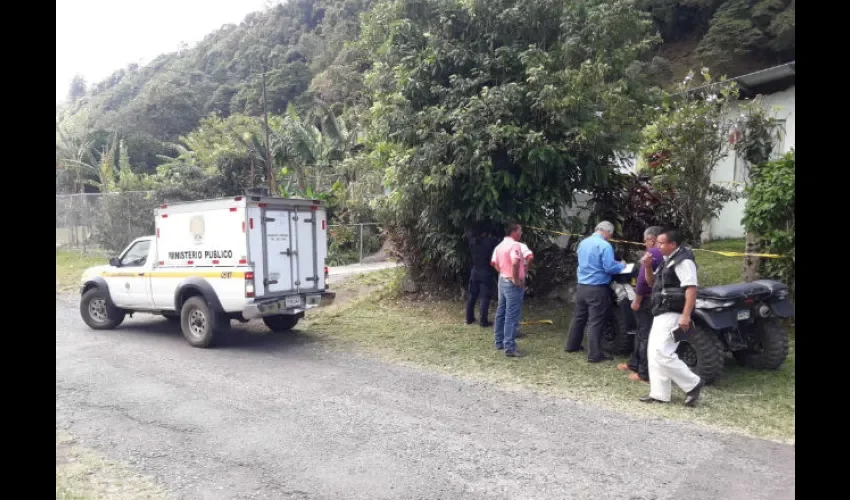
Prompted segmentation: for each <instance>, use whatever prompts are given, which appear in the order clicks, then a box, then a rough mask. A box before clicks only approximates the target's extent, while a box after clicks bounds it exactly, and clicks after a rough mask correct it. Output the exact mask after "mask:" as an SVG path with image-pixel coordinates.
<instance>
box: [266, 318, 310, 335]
mask: <svg viewBox="0 0 850 500" xmlns="http://www.w3.org/2000/svg"><path fill="white" fill-rule="evenodd" d="M299 319H301V318H300V317H299V316H296V315H284V314H279V315H276V316H265V317H264V318H263V323H265V324H266V326H267V327H268V328H269V330H271V331H273V332H276V333H282V332H288V331H290V330H292V329H293V328H295V325H297V324H298V320H299Z"/></svg>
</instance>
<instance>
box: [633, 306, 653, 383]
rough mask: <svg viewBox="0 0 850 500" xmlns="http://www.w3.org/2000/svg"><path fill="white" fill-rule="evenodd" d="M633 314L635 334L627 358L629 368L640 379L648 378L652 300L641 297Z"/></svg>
mask: <svg viewBox="0 0 850 500" xmlns="http://www.w3.org/2000/svg"><path fill="white" fill-rule="evenodd" d="M634 314H635V318H637V335H635V347H634V349H633V350H632V355H631V357H630V358H629V370H631V371H633V372H636V373H637V374H638V376H640V378H641V379H642V380H649V359H648V358H647V357H646V349H647V345H648V344H649V331H650V330H651V329H652V301H651V300H650V299H649V297H644V298H643V300H642V301H641V302H640V309H638V310H637V312H635V313H634Z"/></svg>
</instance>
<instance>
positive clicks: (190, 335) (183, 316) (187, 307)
mask: <svg viewBox="0 0 850 500" xmlns="http://www.w3.org/2000/svg"><path fill="white" fill-rule="evenodd" d="M229 322H230V320H228V319H227V318H226V317H223V316H222V315H217V314H215V313H213V311H212V310H211V309H210V307H209V305H207V301H206V300H204V298H203V297H199V296H195V297H190V298H189V299H188V300H187V301H186V302H184V303H183V307H182V309H181V310H180V329H181V330H182V331H183V336H184V337H186V340H187V341H188V342H189V344H190V345H191V346H192V347H209V346H210V345H212V343H213V342H214V341H215V339H216V337H217V336H218V334H221V333H223V331H224V330H225V329H226V327H227V326H229Z"/></svg>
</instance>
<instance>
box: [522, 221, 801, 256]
mask: <svg viewBox="0 0 850 500" xmlns="http://www.w3.org/2000/svg"><path fill="white" fill-rule="evenodd" d="M526 227H527V228H529V229H536V230H538V231H546V232H548V233H554V234H560V235H562V236H578V237H582V238H584V237H586V236H585V235H583V234H577V233H564V232H562V231H555V230H554V229H545V228H542V227H535V226H526ZM608 241H613V242H615V243H624V244H626V245H637V246H641V247H642V246H644V245H645V244H644V243H643V242H637V241H626V240H615V239H611V240H608ZM691 250H693V251H695V252H708V253H713V254H717V255H722V256H724V257H763V258H765V259H779V258H782V257H784V256H783V255H779V254H775V253H746V252H721V251H719V250H706V249H704V248H692V249H691Z"/></svg>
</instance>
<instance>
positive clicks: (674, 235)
mask: <svg viewBox="0 0 850 500" xmlns="http://www.w3.org/2000/svg"><path fill="white" fill-rule="evenodd" d="M661 234H663V235H664V236H667V242H668V243H675V244H676V246H677V247H680V246H682V243H683V241H684V238H682V233H680V232H679V231H676V230H675V229H665V230H664V231H661ZM659 236H660V235H659Z"/></svg>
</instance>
